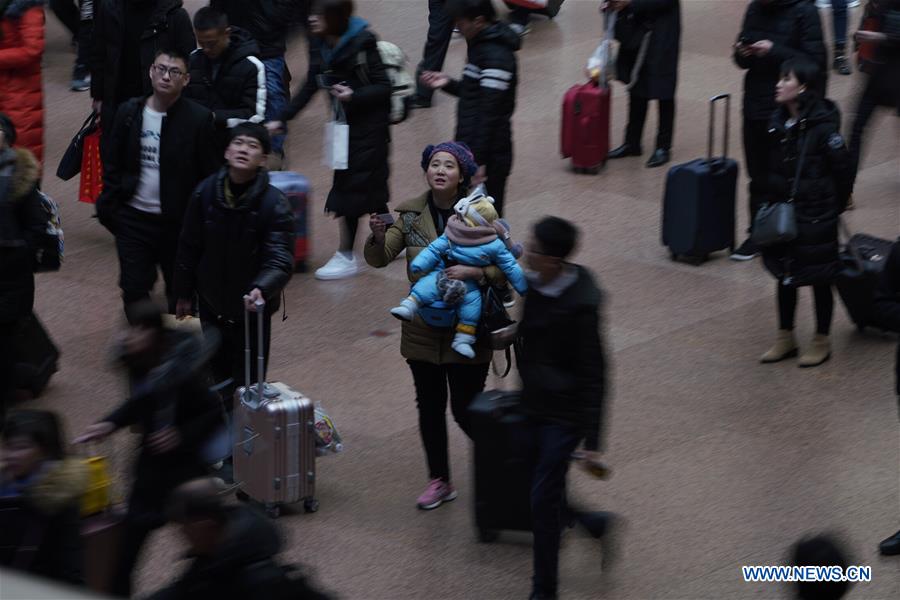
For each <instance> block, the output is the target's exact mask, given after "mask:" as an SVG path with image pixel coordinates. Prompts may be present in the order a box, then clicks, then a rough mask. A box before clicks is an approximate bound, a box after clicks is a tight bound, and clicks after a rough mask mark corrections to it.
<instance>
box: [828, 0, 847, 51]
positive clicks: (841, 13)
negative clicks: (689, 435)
mask: <svg viewBox="0 0 900 600" xmlns="http://www.w3.org/2000/svg"><path fill="white" fill-rule="evenodd" d="M831 21H832V25H834V43H835V45H843V44H845V43H847V0H831Z"/></svg>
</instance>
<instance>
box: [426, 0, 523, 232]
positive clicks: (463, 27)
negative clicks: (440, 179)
mask: <svg viewBox="0 0 900 600" xmlns="http://www.w3.org/2000/svg"><path fill="white" fill-rule="evenodd" d="M445 9H446V11H447V14H449V15H450V16H451V17H452V18H453V19H454V20H455V21H456V26H457V27H459V30H460V32H461V33H462V34H463V37H465V38H466V43H467V44H468V64H467V65H466V67H465V69H464V70H463V77H462V79H461V80H457V79H451V78H450V77H449V76H448V75H446V74H444V73H436V72H433V71H425V72H423V73H422V76H421V80H422V82H423V83H425V84H426V85H428V86H429V87H431V88H432V89H435V90H436V89H443V90H444V91H445V92H447V93H448V94H450V95H452V96H457V97H458V98H459V104H458V105H457V109H456V140H457V141H459V142H465V143H466V144H467V145H468V146H469V148H471V150H472V154H474V155H475V161H476V162H477V163H478V165H479V166H478V173H477V174H476V176H475V178H473V184H474V183H478V182H479V181H482V180H485V178H487V179H486V181H485V186H486V187H487V192H488V195H489V196H491V197H492V198H493V199H494V208H496V209H497V213H498V214H500V215H502V214H503V200H504V197H505V196H506V180H507V179H508V178H509V173H510V171H512V162H513V142H512V123H511V121H512V115H513V112H515V109H516V88H517V86H518V84H519V73H518V70H519V67H518V61H517V60H516V54H515V53H516V51H517V50H518V49H519V47H520V40H519V36H518V35H517V34H516V33H514V32H513V30H512V29H510V28H509V26H508V25H506V24H505V23H501V22H500V21H498V20H497V13H496V11H495V10H494V6H493V4H492V3H491V0H447V4H446V7H445Z"/></svg>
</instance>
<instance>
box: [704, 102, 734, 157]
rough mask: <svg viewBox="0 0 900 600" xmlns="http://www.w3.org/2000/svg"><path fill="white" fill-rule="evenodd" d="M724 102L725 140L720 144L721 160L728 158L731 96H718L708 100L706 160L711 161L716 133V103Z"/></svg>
mask: <svg viewBox="0 0 900 600" xmlns="http://www.w3.org/2000/svg"><path fill="white" fill-rule="evenodd" d="M720 100H724V101H725V139H724V140H723V142H722V160H725V159H726V158H728V135H729V133H730V131H731V94H719V95H718V96H713V97H712V98H710V99H709V137H708V138H707V145H706V159H707V160H708V161H710V162H712V160H713V142H714V140H715V132H716V103H717V102H718V101H720Z"/></svg>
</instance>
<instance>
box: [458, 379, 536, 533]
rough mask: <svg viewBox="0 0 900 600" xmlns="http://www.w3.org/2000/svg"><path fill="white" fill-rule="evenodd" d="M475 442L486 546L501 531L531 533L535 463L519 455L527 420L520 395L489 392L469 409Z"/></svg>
mask: <svg viewBox="0 0 900 600" xmlns="http://www.w3.org/2000/svg"><path fill="white" fill-rule="evenodd" d="M469 420H470V426H471V428H472V439H473V441H474V442H475V527H476V528H477V529H478V537H479V540H481V541H482V542H492V541H494V540H495V539H497V536H498V534H499V532H500V530H502V529H513V530H518V531H531V463H530V461H529V460H527V458H526V457H525V456H524V455H523V454H522V453H519V452H517V451H516V444H514V443H513V438H514V435H513V434H514V432H515V428H516V427H522V426H524V424H525V422H526V417H525V416H524V415H523V414H522V413H521V412H520V410H519V392H505V391H501V390H489V391H486V392H482V393H481V394H479V395H478V396H476V397H475V400H473V401H472V404H471V405H470V406H469Z"/></svg>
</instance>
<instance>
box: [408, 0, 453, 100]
mask: <svg viewBox="0 0 900 600" xmlns="http://www.w3.org/2000/svg"><path fill="white" fill-rule="evenodd" d="M445 2H446V0H428V37H427V38H426V39H425V49H424V50H422V60H421V62H419V66H418V67H416V95H418V96H419V97H421V98H425V99H427V100H431V97H432V96H433V95H434V90H432V89H431V88H430V87H428V86H427V85H423V84H422V82H421V81H419V76H420V75H421V74H422V71H440V70H441V69H442V68H443V67H444V59H445V58H447V48H449V47H450V39H451V38H452V37H453V19H451V18H450V17H448V16H447V13H445V12H444V3H445Z"/></svg>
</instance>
